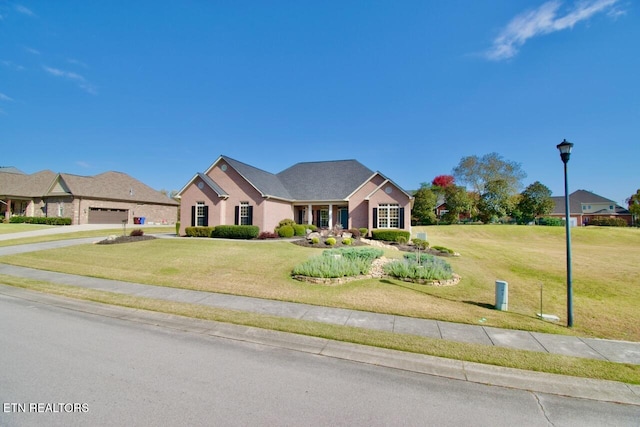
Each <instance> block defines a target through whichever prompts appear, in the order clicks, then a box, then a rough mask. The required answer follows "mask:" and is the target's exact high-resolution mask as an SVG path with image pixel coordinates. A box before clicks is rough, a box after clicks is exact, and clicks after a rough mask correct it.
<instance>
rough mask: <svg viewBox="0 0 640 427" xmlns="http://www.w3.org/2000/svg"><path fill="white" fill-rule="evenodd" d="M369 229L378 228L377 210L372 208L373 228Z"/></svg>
mask: <svg viewBox="0 0 640 427" xmlns="http://www.w3.org/2000/svg"><path fill="white" fill-rule="evenodd" d="M371 228H378V208H373V226H372V227H371Z"/></svg>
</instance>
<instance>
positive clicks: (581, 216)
mask: <svg viewBox="0 0 640 427" xmlns="http://www.w3.org/2000/svg"><path fill="white" fill-rule="evenodd" d="M551 199H553V201H554V203H555V206H554V209H553V211H552V212H551V213H550V214H549V216H553V217H558V218H563V219H564V218H565V217H566V215H565V212H566V210H565V200H564V196H555V197H552V198H551ZM569 214H570V217H571V219H572V222H574V221H575V225H577V226H582V225H589V222H590V221H591V219H592V218H622V219H624V220H625V221H626V222H627V224H629V225H631V220H632V217H631V212H629V211H628V210H627V209H625V208H623V207H621V206H619V205H617V204H616V202H614V201H613V200H609V199H605V198H604V197H602V196H598V195H597V194H594V193H592V192H590V191H586V190H577V191H574V192H573V193H571V194H570V195H569Z"/></svg>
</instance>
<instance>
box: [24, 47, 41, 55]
mask: <svg viewBox="0 0 640 427" xmlns="http://www.w3.org/2000/svg"><path fill="white" fill-rule="evenodd" d="M24 50H26V51H27V52H29V53H31V54H33V55H40V51H39V50H37V49H34V48H32V47H28V46H25V47H24Z"/></svg>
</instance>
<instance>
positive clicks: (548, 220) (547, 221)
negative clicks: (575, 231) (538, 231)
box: [538, 216, 564, 227]
mask: <svg viewBox="0 0 640 427" xmlns="http://www.w3.org/2000/svg"><path fill="white" fill-rule="evenodd" d="M538 224H539V225H548V226H551V227H561V226H564V219H562V218H556V217H553V216H546V217H543V218H540V219H539V220H538Z"/></svg>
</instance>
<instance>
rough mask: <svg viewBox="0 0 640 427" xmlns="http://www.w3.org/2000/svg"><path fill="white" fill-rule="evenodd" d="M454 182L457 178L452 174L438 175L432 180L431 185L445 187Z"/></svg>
mask: <svg viewBox="0 0 640 427" xmlns="http://www.w3.org/2000/svg"><path fill="white" fill-rule="evenodd" d="M454 182H455V178H454V177H453V176H451V175H438V176H436V177H435V178H433V181H431V185H433V186H436V187H440V188H442V189H445V188H447V187H448V186H450V185H453V184H454Z"/></svg>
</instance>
